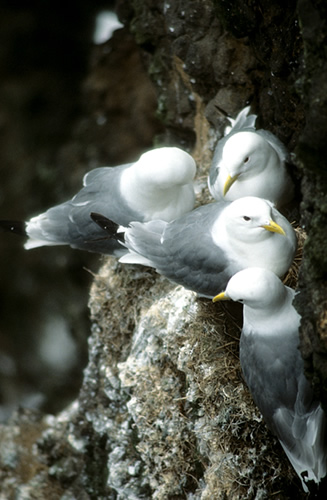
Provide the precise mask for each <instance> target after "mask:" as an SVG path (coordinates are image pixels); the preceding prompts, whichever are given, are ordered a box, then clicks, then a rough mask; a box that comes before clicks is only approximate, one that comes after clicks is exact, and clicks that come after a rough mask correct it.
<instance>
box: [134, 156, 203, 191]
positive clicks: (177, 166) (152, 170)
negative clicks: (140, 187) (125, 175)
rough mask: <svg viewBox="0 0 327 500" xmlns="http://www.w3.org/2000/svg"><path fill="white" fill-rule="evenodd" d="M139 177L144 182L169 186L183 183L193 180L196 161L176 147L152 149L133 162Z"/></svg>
mask: <svg viewBox="0 0 327 500" xmlns="http://www.w3.org/2000/svg"><path fill="white" fill-rule="evenodd" d="M134 169H135V171H136V172H137V175H138V176H139V177H140V178H143V179H144V180H145V181H146V182H148V183H149V182H151V183H153V184H154V185H157V186H160V187H162V189H166V188H170V187H171V186H172V185H184V184H189V183H191V182H192V181H193V179H194V177H195V173H196V163H195V161H194V159H193V158H192V156H191V155H189V154H188V153H187V152H186V151H183V150H182V149H180V148H176V147H163V148H156V149H152V150H151V151H147V152H146V153H144V154H142V156H141V157H140V159H139V160H138V161H137V162H136V163H135V164H134Z"/></svg>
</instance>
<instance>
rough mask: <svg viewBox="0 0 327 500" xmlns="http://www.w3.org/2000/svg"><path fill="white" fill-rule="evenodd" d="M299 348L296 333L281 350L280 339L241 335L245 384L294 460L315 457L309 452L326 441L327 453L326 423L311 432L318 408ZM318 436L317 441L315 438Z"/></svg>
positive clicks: (241, 356)
mask: <svg viewBox="0 0 327 500" xmlns="http://www.w3.org/2000/svg"><path fill="white" fill-rule="evenodd" d="M297 345H298V335H297V332H296V335H295V334H294V336H292V337H291V338H290V341H289V343H288V344H283V346H282V347H281V345H280V341H279V340H278V339H275V340H273V339H269V340H266V339H263V338H262V336H257V335H250V336H245V335H243V333H242V335H241V341H240V361H241V366H242V371H243V374H244V378H245V381H246V383H247V385H248V387H249V389H250V392H251V394H252V397H253V399H254V402H255V403H256V405H257V406H258V408H259V410H260V412H261V413H262V415H263V417H264V419H265V421H266V423H267V425H268V427H269V428H270V430H271V431H272V432H273V433H274V434H275V435H276V436H277V437H278V439H279V440H280V441H281V442H282V444H283V446H284V449H285V450H288V451H289V453H290V454H291V455H293V456H294V457H296V456H297V457H298V458H299V457H301V455H302V457H303V459H304V456H305V455H308V453H309V455H310V454H311V455H312V451H310V449H311V448H313V447H314V443H315V441H317V443H319V442H320V441H322V440H323V441H322V442H323V446H324V449H325V450H326V438H325V434H324V433H325V421H324V425H323V426H321V425H320V423H319V425H320V427H321V428H320V429H316V431H314V432H313V433H312V431H311V430H310V429H309V425H311V426H312V428H313V429H315V428H316V427H315V424H314V423H312V422H311V423H310V419H311V418H312V416H314V415H316V414H317V409H318V406H319V405H318V402H317V400H316V399H315V397H314V393H313V391H312V388H311V386H310V384H309V382H308V380H307V379H306V377H305V376H304V373H303V371H304V366H303V360H302V358H301V356H300V354H299V351H298V349H297ZM313 418H315V417H313ZM319 419H320V416H319V411H318V420H319ZM324 420H325V417H324ZM312 424H313V425H312ZM322 427H323V428H322ZM315 432H316V433H317V436H318V439H316V437H315V436H314V434H315ZM322 434H324V435H323V436H322ZM310 442H311V444H309V443H310ZM318 447H319V444H318ZM324 454H325V455H326V451H324ZM309 455H308V456H309ZM289 458H290V457H289ZM290 459H291V458H290ZM291 461H292V460H291Z"/></svg>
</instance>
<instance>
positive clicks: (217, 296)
mask: <svg viewBox="0 0 327 500" xmlns="http://www.w3.org/2000/svg"><path fill="white" fill-rule="evenodd" d="M218 300H229V297H227V295H226V293H225V292H221V293H218V295H216V296H215V297H214V298H213V299H212V302H218Z"/></svg>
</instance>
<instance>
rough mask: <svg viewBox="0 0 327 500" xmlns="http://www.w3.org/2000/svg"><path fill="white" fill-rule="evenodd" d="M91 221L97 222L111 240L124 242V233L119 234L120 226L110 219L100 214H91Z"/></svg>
mask: <svg viewBox="0 0 327 500" xmlns="http://www.w3.org/2000/svg"><path fill="white" fill-rule="evenodd" d="M90 217H91V219H92V220H93V222H95V223H96V224H97V225H98V226H99V227H101V229H103V230H104V231H105V232H106V233H107V234H108V235H109V237H110V238H114V239H115V240H118V241H124V233H118V232H117V231H118V228H119V224H116V222H114V221H112V220H110V219H108V218H107V217H105V216H104V215H102V214H98V213H96V212H91V214H90Z"/></svg>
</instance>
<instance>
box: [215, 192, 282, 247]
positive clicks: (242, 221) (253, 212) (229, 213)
mask: <svg viewBox="0 0 327 500" xmlns="http://www.w3.org/2000/svg"><path fill="white" fill-rule="evenodd" d="M275 213H278V212H277V210H276V209H275V208H274V205H273V204H272V203H271V202H270V201H268V200H264V199H262V198H257V197H255V196H245V197H244V198H239V199H238V200H235V201H233V202H232V203H231V204H230V205H229V206H228V207H227V208H226V209H225V215H224V218H225V223H226V232H227V233H228V234H229V235H230V236H231V237H235V238H237V240H238V241H241V242H242V241H243V242H251V241H253V242H255V241H260V240H262V239H266V238H269V237H270V236H272V235H273V233H277V234H278V235H281V236H286V231H285V228H284V227H282V226H283V225H284V223H285V224H288V222H287V220H286V219H284V218H283V217H282V216H280V217H279V219H280V220H279V221H278V222H277V221H276V220H275Z"/></svg>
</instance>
